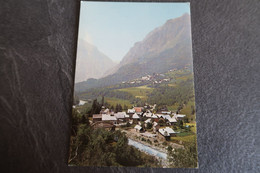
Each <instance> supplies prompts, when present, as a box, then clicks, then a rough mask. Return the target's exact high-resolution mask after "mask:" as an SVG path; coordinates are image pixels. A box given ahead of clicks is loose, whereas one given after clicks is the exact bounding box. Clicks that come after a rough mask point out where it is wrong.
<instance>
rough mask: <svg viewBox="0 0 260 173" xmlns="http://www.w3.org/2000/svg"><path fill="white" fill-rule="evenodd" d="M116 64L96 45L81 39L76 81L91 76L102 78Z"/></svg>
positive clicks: (84, 79)
mask: <svg viewBox="0 0 260 173" xmlns="http://www.w3.org/2000/svg"><path fill="white" fill-rule="evenodd" d="M115 65H116V63H115V62H113V61H112V60H111V59H110V58H109V57H107V56H106V55H105V54H103V53H102V52H100V51H99V50H98V49H97V48H96V47H95V46H93V45H91V44H90V43H88V42H86V41H84V40H82V39H79V41H78V51H77V62H76V75H75V83H78V82H82V81H86V80H87V79H89V78H96V79H98V78H101V77H102V76H104V74H105V72H106V71H107V70H108V69H111V68H113V67H114V66H115Z"/></svg>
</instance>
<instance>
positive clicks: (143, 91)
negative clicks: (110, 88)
mask: <svg viewBox="0 0 260 173" xmlns="http://www.w3.org/2000/svg"><path fill="white" fill-rule="evenodd" d="M117 90H119V91H124V92H128V93H130V94H132V95H133V96H135V97H137V98H140V99H142V100H147V94H149V93H151V92H152V91H153V88H150V87H147V85H143V86H139V87H129V88H122V89H117Z"/></svg>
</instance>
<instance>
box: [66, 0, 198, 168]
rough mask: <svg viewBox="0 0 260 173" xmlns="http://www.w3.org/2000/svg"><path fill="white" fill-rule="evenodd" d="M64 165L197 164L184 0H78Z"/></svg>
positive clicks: (187, 15) (187, 12)
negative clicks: (69, 125)
mask: <svg viewBox="0 0 260 173" xmlns="http://www.w3.org/2000/svg"><path fill="white" fill-rule="evenodd" d="M71 116H72V126H71V138H70V152H69V159H68V164H69V165H70V166H91V167H95V166H102V167H110V166H112V167H159V168H196V167H198V159H197V142H196V110H195V93H194V75H193V58H192V39H191V21H190V4H189V3H187V2H185V3H180V2H179V3H174V2H167V3H166V2H164V3H160V2H97V1H96V2H95V1H82V2H81V7H80V22H79V34H78V47H77V57H76V70H75V87H74V102H73V108H72V115H71Z"/></svg>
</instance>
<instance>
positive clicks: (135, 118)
mask: <svg viewBox="0 0 260 173" xmlns="http://www.w3.org/2000/svg"><path fill="white" fill-rule="evenodd" d="M132 118H133V123H138V121H139V120H140V117H139V115H137V113H135V114H134V115H133V117H132Z"/></svg>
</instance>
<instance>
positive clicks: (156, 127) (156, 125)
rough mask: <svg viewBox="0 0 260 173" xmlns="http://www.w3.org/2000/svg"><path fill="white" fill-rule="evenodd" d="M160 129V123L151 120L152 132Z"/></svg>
mask: <svg viewBox="0 0 260 173" xmlns="http://www.w3.org/2000/svg"><path fill="white" fill-rule="evenodd" d="M159 129H160V125H159V124H158V123H157V122H153V132H157V131H158V130H159Z"/></svg>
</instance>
